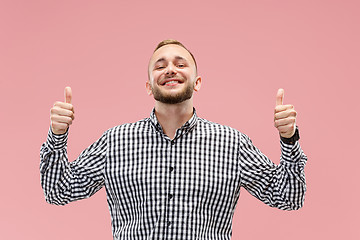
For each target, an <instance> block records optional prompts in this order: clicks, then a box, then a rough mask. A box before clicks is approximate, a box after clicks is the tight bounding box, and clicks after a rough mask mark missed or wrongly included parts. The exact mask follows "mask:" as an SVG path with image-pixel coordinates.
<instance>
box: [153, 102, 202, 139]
mask: <svg viewBox="0 0 360 240" xmlns="http://www.w3.org/2000/svg"><path fill="white" fill-rule="evenodd" d="M197 120H198V116H197V114H196V110H195V108H193V115H192V117H191V118H190V119H189V120H188V121H187V122H186V123H184V125H182V127H181V128H179V129H178V130H181V131H182V132H188V131H189V130H191V129H192V128H194V127H195V125H196V123H197ZM150 121H151V123H152V124H153V126H154V127H155V129H156V130H157V131H160V132H162V133H163V129H162V127H161V125H160V123H159V121H158V120H157V118H156V115H155V108H153V110H152V111H151V114H150Z"/></svg>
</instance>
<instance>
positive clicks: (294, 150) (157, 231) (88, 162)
mask: <svg viewBox="0 0 360 240" xmlns="http://www.w3.org/2000/svg"><path fill="white" fill-rule="evenodd" d="M67 136H68V135H67V133H66V134H63V135H55V134H53V133H52V132H51V130H49V134H48V138H47V141H46V142H45V143H44V144H43V145H42V146H41V151H40V158H41V163H40V173H41V185H42V187H43V190H44V194H45V199H46V201H47V202H49V203H51V204H56V205H64V204H67V203H69V202H71V201H76V200H80V199H84V198H88V197H90V196H92V195H93V194H94V193H96V192H97V191H98V190H99V189H101V188H102V187H103V186H105V189H106V194H107V201H108V205H109V209H110V215H111V222H112V231H113V237H114V239H115V240H120V239H121V240H123V239H131V240H145V239H147V240H150V239H166V240H171V239H179V240H186V239H189V240H190V239H191V240H195V239H197V240H200V239H203V240H210V239H214V240H215V239H216V240H222V239H224V240H225V239H227V240H230V239H231V234H232V219H233V215H234V210H235V207H236V204H237V201H238V198H239V194H240V188H241V187H244V188H245V189H246V190H247V191H248V192H249V193H250V194H252V195H253V196H255V197H256V198H258V199H259V200H261V201H262V202H264V203H265V204H268V205H270V206H272V207H277V208H279V209H283V210H296V209H299V208H301V207H302V205H303V202H304V195H305V190H306V185H305V175H304V167H305V164H306V160H307V157H306V156H305V155H304V153H303V151H302V149H301V148H300V145H299V143H298V142H296V143H295V144H294V145H288V144H285V143H283V142H281V141H280V146H281V157H280V164H279V165H276V164H274V163H273V162H272V161H270V160H269V159H268V158H267V157H266V156H265V155H264V154H262V153H261V152H260V150H258V149H257V148H256V147H255V146H254V145H253V144H252V142H251V140H250V139H249V137H248V136H246V135H245V134H243V133H241V132H239V131H237V130H235V129H233V128H230V127H227V126H223V125H220V124H216V123H213V122H210V121H207V120H205V119H202V118H199V117H198V116H197V115H196V112H195V109H194V114H193V116H192V118H191V119H190V120H189V121H188V122H186V123H185V124H184V125H183V126H182V127H181V128H179V129H178V130H177V131H176V135H175V138H174V139H173V140H172V139H170V138H169V137H168V136H166V135H165V134H164V132H163V130H162V127H161V125H160V124H159V122H158V121H157V119H156V116H155V112H154V110H153V111H152V113H151V115H150V118H145V119H143V120H140V121H138V122H135V123H129V124H123V125H119V126H116V127H114V128H111V129H109V130H107V131H106V132H105V133H104V134H103V135H102V136H101V137H100V138H99V139H98V140H97V141H96V142H95V143H93V144H92V145H91V146H89V147H88V148H87V149H85V150H84V151H83V152H82V153H81V154H80V156H79V157H78V158H77V159H76V160H75V161H73V162H69V161H68V158H67Z"/></svg>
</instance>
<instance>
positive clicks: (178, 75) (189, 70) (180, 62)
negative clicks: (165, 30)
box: [146, 44, 201, 104]
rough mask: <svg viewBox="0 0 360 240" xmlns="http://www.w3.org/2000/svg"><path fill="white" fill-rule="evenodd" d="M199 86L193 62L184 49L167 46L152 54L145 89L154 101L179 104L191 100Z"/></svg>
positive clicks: (199, 79) (171, 45)
mask: <svg viewBox="0 0 360 240" xmlns="http://www.w3.org/2000/svg"><path fill="white" fill-rule="evenodd" d="M200 85H201V78H200V77H198V76H197V72H196V67H195V62H194V60H193V59H192V57H191V55H190V53H189V52H188V51H187V50H186V49H184V48H183V47H181V46H178V45H175V44H169V45H165V46H163V47H161V48H159V49H158V50H156V51H155V52H154V54H153V56H152V57H151V59H150V63H149V80H148V81H147V82H146V89H147V92H148V94H149V95H153V96H154V98H155V100H157V101H160V102H162V103H167V104H176V103H181V102H183V101H185V100H188V99H191V98H192V95H193V91H194V90H195V91H198V90H199V89H200Z"/></svg>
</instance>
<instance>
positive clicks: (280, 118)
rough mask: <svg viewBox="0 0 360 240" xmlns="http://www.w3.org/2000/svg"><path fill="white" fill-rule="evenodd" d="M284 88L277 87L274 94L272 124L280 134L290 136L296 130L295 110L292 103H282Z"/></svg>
mask: <svg viewBox="0 0 360 240" xmlns="http://www.w3.org/2000/svg"><path fill="white" fill-rule="evenodd" d="M283 100H284V89H279V90H278V92H277V95H276V106H275V113H274V125H275V127H276V128H277V129H278V131H279V133H280V136H281V137H284V138H291V137H292V136H293V135H294V134H295V130H296V115H297V113H296V111H295V109H294V106H293V105H284V104H283Z"/></svg>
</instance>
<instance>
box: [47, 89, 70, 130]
mask: <svg viewBox="0 0 360 240" xmlns="http://www.w3.org/2000/svg"><path fill="white" fill-rule="evenodd" d="M71 100H72V92H71V88H70V87H66V88H65V102H55V104H54V106H53V107H52V108H51V110H50V120H51V130H52V132H53V133H55V134H58V135H60V134H64V133H66V131H67V129H68V128H69V126H70V125H71V124H72V121H73V120H74V118H75V117H74V107H73V105H72V104H71Z"/></svg>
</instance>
